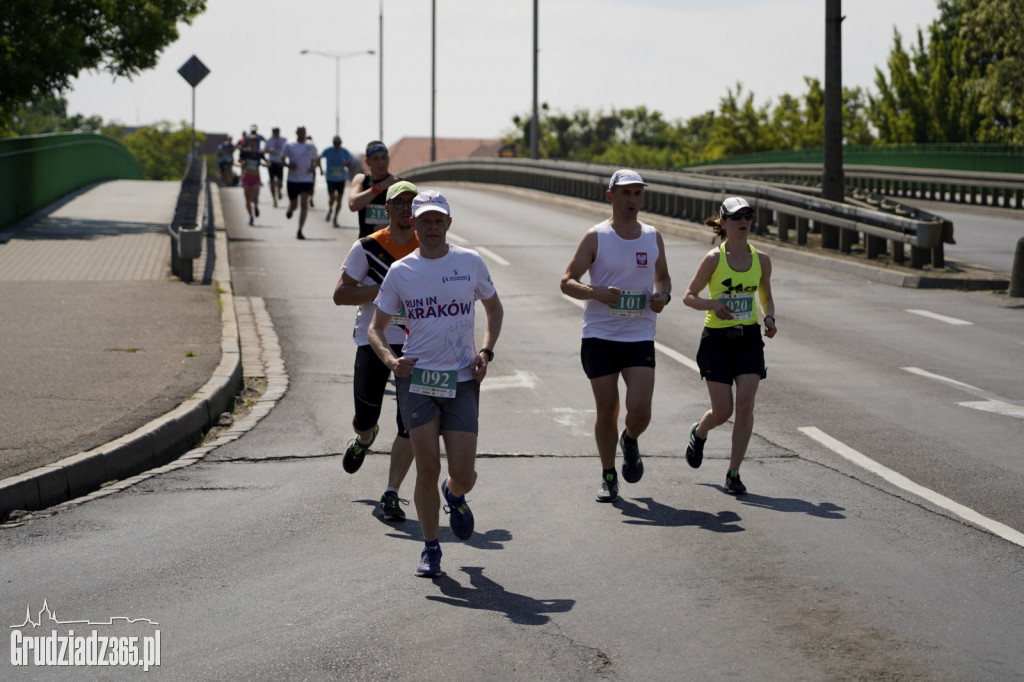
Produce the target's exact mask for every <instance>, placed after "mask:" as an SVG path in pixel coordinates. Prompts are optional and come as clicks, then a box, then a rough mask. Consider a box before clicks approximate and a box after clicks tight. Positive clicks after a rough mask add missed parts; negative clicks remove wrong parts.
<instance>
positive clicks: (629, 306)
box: [611, 291, 647, 317]
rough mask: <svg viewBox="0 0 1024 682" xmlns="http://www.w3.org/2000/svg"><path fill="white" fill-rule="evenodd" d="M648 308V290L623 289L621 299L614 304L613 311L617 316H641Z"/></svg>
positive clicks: (620, 294)
mask: <svg viewBox="0 0 1024 682" xmlns="http://www.w3.org/2000/svg"><path fill="white" fill-rule="evenodd" d="M646 308H647V292H646V291H623V292H621V293H619V300H618V302H617V303H616V304H615V305H613V306H612V308H611V313H612V315H614V316H615V317H640V316H641V315H643V314H644V309H646Z"/></svg>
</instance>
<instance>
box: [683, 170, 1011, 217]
mask: <svg viewBox="0 0 1024 682" xmlns="http://www.w3.org/2000/svg"><path fill="white" fill-rule="evenodd" d="M694 170H696V171H698V172H701V173H706V174H709V175H718V176H733V177H736V176H739V177H744V178H751V179H758V180H764V181H768V182H783V183H786V184H797V185H805V186H808V187H814V186H818V185H820V184H821V173H822V166H821V164H815V163H770V164H768V163H766V164H729V165H721V166H707V167H701V168H699V169H694ZM843 174H844V175H845V177H846V184H847V186H849V187H852V188H857V189H860V190H863V191H866V192H871V193H876V194H882V195H885V196H890V197H902V198H907V199H923V200H927V201H941V202H947V203H957V204H971V205H981V206H996V207H1000V208H1015V209H1021V208H1024V175H1021V174H1019V173H984V172H972V171H951V170H941V169H938V170H933V169H928V168H894V167H892V166H857V165H844V166H843Z"/></svg>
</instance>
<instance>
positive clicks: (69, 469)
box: [0, 192, 243, 522]
mask: <svg viewBox="0 0 1024 682" xmlns="http://www.w3.org/2000/svg"><path fill="white" fill-rule="evenodd" d="M211 197H212V201H213V218H214V225H215V226H220V227H216V228H215V230H214V237H213V243H214V248H213V253H214V258H215V261H214V272H213V277H212V283H211V285H210V286H213V287H215V289H216V291H217V292H218V295H219V296H220V302H221V306H220V307H221V360H220V363H219V364H218V365H217V368H216V369H215V370H214V372H213V374H212V375H211V377H210V380H209V381H207V382H206V384H205V385H204V386H203V387H202V388H201V389H199V391H198V392H196V393H195V394H194V395H193V396H191V397H189V398H188V399H186V400H185V401H184V402H183V403H181V404H180V405H179V406H178V407H176V408H174V409H173V410H171V411H170V412H168V413H167V414H165V415H163V416H161V417H158V418H157V419H154V420H153V421H151V422H149V423H148V424H146V425H145V426H142V427H140V428H138V429H136V430H135V431H133V432H131V433H129V434H127V435H124V436H121V437H120V438H117V439H115V440H112V441H110V442H109V443H105V444H104V445H101V446H99V447H96V448H93V449H92V450H87V451H85V452H80V453H78V454H76V455H72V456H70V457H65V458H64V459H62V460H59V461H57V462H54V463H53V464H48V465H45V466H41V467H39V468H37V469H33V470H32V471H27V472H25V473H23V474H19V475H16V476H11V477H9V478H5V479H3V480H0V522H2V521H3V520H4V519H6V518H7V517H8V516H9V515H10V513H11V512H13V511H15V510H22V509H23V510H38V509H45V508H47V507H52V506H54V505H56V504H60V503H61V502H66V501H67V500H70V499H74V498H76V497H80V496H82V495H85V494H88V493H90V492H92V491H94V490H96V489H98V488H100V487H102V486H104V485H105V484H108V483H111V482H113V481H117V480H121V479H124V478H127V477H130V476H134V475H136V474H139V473H141V472H143V471H147V470H150V469H153V468H155V467H159V466H161V465H164V464H167V463H168V462H170V461H172V460H174V459H176V458H178V457H180V456H181V455H183V454H185V453H186V452H188V451H189V450H190V449H191V448H193V447H194V446H195V445H196V444H198V443H199V442H200V440H202V437H203V435H204V434H205V433H206V432H207V431H209V430H210V428H211V427H212V426H213V425H214V424H216V423H217V420H218V419H219V418H220V415H221V413H223V412H226V411H228V410H230V408H231V405H232V403H233V402H234V398H235V395H237V394H238V392H239V391H240V390H241V386H242V381H243V377H242V354H241V344H240V341H239V332H238V318H237V315H236V311H235V304H234V295H233V293H232V290H231V268H230V264H229V262H228V248H227V232H226V228H225V227H224V216H223V211H222V209H221V204H220V195H219V193H218V192H211Z"/></svg>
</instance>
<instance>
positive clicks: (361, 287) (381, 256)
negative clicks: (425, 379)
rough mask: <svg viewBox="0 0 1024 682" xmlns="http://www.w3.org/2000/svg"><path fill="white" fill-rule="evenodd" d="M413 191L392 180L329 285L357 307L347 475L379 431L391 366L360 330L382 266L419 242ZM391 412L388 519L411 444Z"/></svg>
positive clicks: (401, 332)
mask: <svg viewBox="0 0 1024 682" xmlns="http://www.w3.org/2000/svg"><path fill="white" fill-rule="evenodd" d="M335 139H338V138H335ZM417 192H418V190H417V189H416V185H414V184H412V183H411V182H396V183H395V184H393V185H391V187H390V188H388V193H387V205H386V207H387V212H388V216H389V218H390V219H391V223H390V224H389V225H388V226H387V227H386V228H384V229H383V230H379V231H377V232H374V233H373V234H371V235H370V236H368V237H363V238H362V239H359V240H357V241H356V243H355V244H353V245H352V249H351V250H350V251H349V253H348V257H347V258H346V259H345V264H344V265H342V267H341V277H340V278H339V279H338V284H337V286H336V287H335V288H334V303H335V305H357V306H359V309H358V310H357V311H356V322H355V328H354V329H353V330H352V338H353V340H354V341H355V343H356V360H355V367H354V369H353V371H352V394H353V396H352V397H353V403H354V405H355V416H354V417H353V418H352V428H353V429H354V430H355V432H356V437H355V439H354V440H353V441H352V442H351V443H349V446H348V449H347V450H345V457H344V459H342V466H343V467H344V468H345V471H347V472H348V473H350V474H354V473H356V472H357V471H358V470H359V467H361V466H362V464H363V459H364V458H365V457H366V454H367V453H368V452H370V446H371V445H373V441H374V440H375V439H376V438H377V433H378V432H379V431H380V427H379V426H378V425H377V421H378V420H379V419H380V413H381V407H382V404H383V402H384V390H385V389H386V388H387V384H388V378H389V377H390V375H391V370H390V369H389V368H388V367H387V365H385V364H384V363H383V362H381V360H380V358H378V357H377V355H376V353H374V352H373V349H372V348H371V347H370V342H369V340H368V339H367V337H366V332H367V329H368V328H369V326H370V320H371V319H373V311H374V306H373V300H374V299H375V298H376V297H377V293H378V292H379V291H380V283H381V282H382V281H384V275H386V274H387V272H388V268H390V267H391V265H392V264H393V263H394V262H395V261H397V260H398V259H399V258H402V257H403V256H407V255H408V254H410V253H412V252H413V251H415V250H416V246H417V245H418V244H419V242H418V241H417V239H416V232H415V231H414V230H413V228H412V223H411V222H410V217H411V216H412V200H413V198H415V196H416V193H417ZM392 322H393V324H390V325H388V326H387V329H386V331H385V336H386V337H387V342H388V345H389V346H390V348H391V352H392V353H394V354H395V356H401V355H402V344H403V343H405V327H404V326H402V325H401V324H395V323H394V322H396V320H394V319H393V320H392ZM399 322H400V320H399ZM395 417H396V422H397V424H398V435H397V436H395V442H394V443H393V444H392V445H391V468H390V471H389V473H388V485H387V488H386V489H385V490H384V494H383V495H382V496H381V498H380V510H381V515H382V516H383V517H384V518H385V519H386V520H388V521H405V512H404V511H402V507H401V504H400V503H402V502H405V500H401V499H400V498H399V496H398V489H399V487H400V486H401V485H402V481H403V480H405V475H406V474H407V473H408V472H409V467H410V466H411V465H412V445H411V444H410V443H409V432H408V431H406V429H405V424H404V422H403V421H402V412H401V410H399V409H398V405H397V404H396V405H395ZM405 503H406V504H408V502H405Z"/></svg>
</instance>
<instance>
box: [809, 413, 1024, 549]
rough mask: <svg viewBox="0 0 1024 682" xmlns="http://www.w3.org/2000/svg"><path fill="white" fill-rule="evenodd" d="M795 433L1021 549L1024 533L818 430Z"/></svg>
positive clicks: (813, 428)
mask: <svg viewBox="0 0 1024 682" xmlns="http://www.w3.org/2000/svg"><path fill="white" fill-rule="evenodd" d="M797 430H798V431H800V432H801V433H803V434H804V435H806V436H808V437H810V438H812V439H814V440H816V441H818V442H819V443H821V444H822V445H824V446H825V447H826V448H828V449H829V450H831V451H832V452H835V453H836V454H837V455H839V456H840V457H843V458H844V459H846V460H848V461H850V462H852V463H853V464H856V465H857V466H859V467H861V468H862V469H866V470H867V471H870V472H871V473H873V474H875V475H877V476H879V477H881V478H883V479H884V480H886V481H888V482H889V483H891V484H892V485H894V486H896V487H898V488H902V489H903V490H905V491H907V492H908V493H911V494H913V495H917V496H918V497H921V498H923V499H925V500H927V501H929V502H931V503H932V504H934V505H936V506H938V507H941V508H943V509H945V510H946V511H948V512H950V513H952V514H954V515H955V516H958V517H960V518H961V519H963V520H964V521H967V522H969V523H972V524H974V525H975V526H978V527H979V528H982V529H984V530H987V531H988V532H990V533H992V534H993V535H996V536H998V537H1001V538H1003V539H1004V540H1006V541H1008V542H1012V543H1013V544H1015V545H1019V546H1021V547H1024V533H1021V532H1019V531H1016V530H1014V529H1013V528H1010V527H1009V526H1007V525H1006V524H1003V523H999V522H998V521H995V520H993V519H990V518H988V517H987V516H982V515H981V514H979V513H978V512H976V511H974V510H973V509H971V508H969V507H965V506H964V505H962V504H960V503H958V502H954V501H953V500H951V499H949V498H948V497H945V496H943V495H940V494H939V493H937V492H935V491H934V490H930V489H928V488H925V487H924V486H922V485H918V484H917V483H914V482H913V481H911V480H910V479H909V478H907V477H906V476H903V475H902V474H899V473H896V472H895V471H893V470H892V469H889V468H888V467H885V466H882V465H881V464H879V463H878V462H876V461H875V460H873V459H871V458H870V457H867V456H865V455H863V454H861V453H859V452H857V451H856V450H854V449H853V448H851V447H849V446H848V445H846V444H845V443H842V442H840V441H838V440H836V439H835V438H832V437H831V436H829V435H828V434H827V433H825V432H824V431H822V430H821V429H818V428H816V427H813V426H803V427H801V428H799V429H797Z"/></svg>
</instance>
